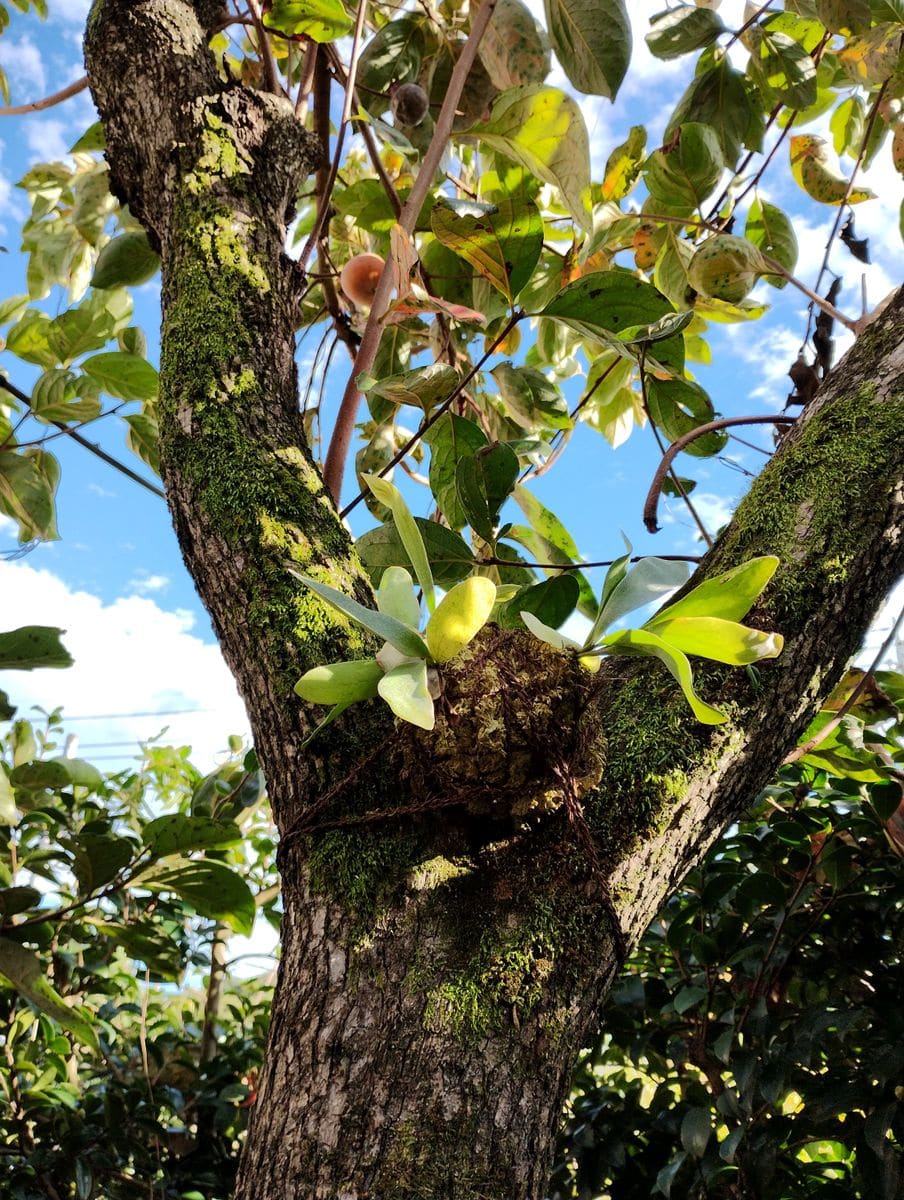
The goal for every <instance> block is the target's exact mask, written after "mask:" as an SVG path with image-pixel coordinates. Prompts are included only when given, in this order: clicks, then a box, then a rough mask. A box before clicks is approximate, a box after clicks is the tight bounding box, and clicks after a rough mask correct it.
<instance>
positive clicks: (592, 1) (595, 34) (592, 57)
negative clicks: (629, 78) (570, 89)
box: [545, 0, 631, 100]
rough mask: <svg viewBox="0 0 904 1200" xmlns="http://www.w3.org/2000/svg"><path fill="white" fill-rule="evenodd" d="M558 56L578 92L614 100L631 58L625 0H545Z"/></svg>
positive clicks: (629, 31)
mask: <svg viewBox="0 0 904 1200" xmlns="http://www.w3.org/2000/svg"><path fill="white" fill-rule="evenodd" d="M545 5H546V25H547V28H548V29H549V37H550V41H551V42H552V48H553V50H554V51H555V53H556V58H558V60H559V62H560V63H561V64H562V69H563V70H564V71H565V74H566V75H567V76H568V78H569V80H570V81H571V83H572V84H573V85H574V86H575V87H576V88H577V89H578V91H579V92H586V93H588V94H589V95H592V96H607V97H608V98H609V99H610V100H614V99H615V96H616V93H617V92H618V89H619V87H620V86H621V82H622V80H623V79H624V77H625V72H626V71H627V69H628V63H629V62H630V61H631V22H630V20H629V19H628V13H627V9H626V7H625V4H624V0H545Z"/></svg>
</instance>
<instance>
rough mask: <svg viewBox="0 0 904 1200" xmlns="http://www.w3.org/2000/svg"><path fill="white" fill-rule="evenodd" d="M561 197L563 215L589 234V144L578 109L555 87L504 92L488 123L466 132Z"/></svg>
mask: <svg viewBox="0 0 904 1200" xmlns="http://www.w3.org/2000/svg"><path fill="white" fill-rule="evenodd" d="M465 132H467V133H469V134H470V135H471V136H473V137H476V138H479V139H480V141H482V142H485V143H486V144H487V145H488V146H492V147H493V149H494V150H498V151H499V152H500V153H501V154H504V155H505V156H506V157H507V158H512V159H514V160H515V162H519V163H521V164H522V166H524V167H526V168H527V170H528V171H530V172H532V174H534V175H536V176H538V177H539V178H540V179H543V180H544V181H545V182H546V183H551V184H552V185H553V187H557V188H558V189H559V191H560V192H561V193H562V198H563V200H564V201H565V204H566V206H567V208H568V211H569V212H570V213H571V215H572V216H573V217H574V219H575V220H576V221H577V223H578V224H579V225H581V226H582V227H583V228H584V229H587V230H588V231H589V230H590V208H589V195H590V143H589V140H588V137H587V126H586V125H585V124H584V118H583V117H582V116H581V110H580V109H579V108H578V106H577V103H576V102H575V101H574V100H573V99H572V97H571V96H569V95H567V94H566V93H565V92H562V91H560V90H559V89H558V88H554V87H546V86H542V85H533V86H530V87H520V88H510V89H509V90H508V91H506V92H502V93H501V94H500V95H499V96H497V97H496V100H495V103H494V104H493V110H492V112H491V113H490V119H489V121H486V122H484V123H483V124H481V125H475V126H473V127H472V128H471V129H468V130H466V131H465Z"/></svg>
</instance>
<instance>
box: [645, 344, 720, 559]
mask: <svg viewBox="0 0 904 1200" xmlns="http://www.w3.org/2000/svg"><path fill="white" fill-rule="evenodd" d="M645 359H646V352H645V348H644V347H641V350H640V356H639V359H638V364H637V365H638V366H639V368H640V394H641V399H642V400H643V410H644V412H645V413H646V414H647V420H648V421H649V422H650V429H651V430H652V433H653V437H654V438H655V439H656V445H657V446H658V447H659V453H660V454H661V455H662V458H663V460H665V459H666V457H667V453H666V448H665V444H664V443H663V440H662V438H661V437H660V436H659V430H658V429H657V428H656V423H655V421H654V420H653V418H652V417H651V416H650V405H649V402H648V401H647V371H646V361H645ZM673 457H674V456H673ZM661 466H662V464H661V463H660V468H661ZM665 469H666V471H667V473H668V474H669V475H671V477H672V483H674V485H675V489H676V491H677V492H678V495H679V496H680V497H681V499H682V500H683V501H684V503H685V507H686V508H687V511H688V512H689V513H690V514H691V516H692V517H693V518H694V522H695V524H696V526H697V528H698V529H699V530H700V536H701V537H702V538H703V540H704V542H706V545H707V547H708V549H710V550H712V548H713V540H712V538H711V537H710V536H709V533H708V531H707V529H706V526H705V525H704V524H703V522H702V520H701V519H700V514H699V513H698V512H697V509H696V507H695V506H694V504H693V502H692V501H691V498H690V496H688V494H687V489H686V488H685V486H684V484H683V483H682V482H681V480H680V479H679V478H678V475H677V473H676V472H675V471H674V470H673V469H672V465H671V462H669V463H668V465H667V466H666V468H665ZM661 486H662V485H661V484H660V487H661ZM647 528H648V529H649V528H650V527H649V525H648V526H647ZM657 528H658V527H657ZM653 532H655V530H654V531H653Z"/></svg>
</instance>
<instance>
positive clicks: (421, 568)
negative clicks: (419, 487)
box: [364, 475, 436, 641]
mask: <svg viewBox="0 0 904 1200" xmlns="http://www.w3.org/2000/svg"><path fill="white" fill-rule="evenodd" d="M364 482H365V483H366V484H367V486H368V487H369V488H370V490H371V491H372V492H373V494H374V495H375V496H376V498H377V499H378V500H380V501H381V502H382V503H383V504H385V505H386V506H387V507H388V508H389V509H390V511H391V512H392V518H393V520H394V521H395V526H396V529H398V531H399V537H400V538H401V539H402V545H403V546H404V547H405V553H406V554H407V555H408V557H409V559H410V560H411V563H412V566H413V567H414V573H415V575H416V576H417V581H418V583H419V584H420V587H421V591H422V592H423V593H424V601H425V603H426V605H427V611H428V612H433V610H434V608H435V607H436V592H435V589H434V586H433V573H432V571H431V570H430V561H429V559H428V558H427V551H426V549H425V547H424V539H423V538H422V537H421V531H420V529H418V527H417V525H416V524H415V521H414V517H413V516H412V515H411V510H410V509H409V507H408V505H407V504H406V503H405V498H404V496H403V495H402V493H401V492H400V491H399V489H398V488H397V487H396V485H395V484H394V483H390V482H389V480H388V479H380V478H379V476H377V475H365V476H364ZM391 640H392V639H391V638H387V641H391Z"/></svg>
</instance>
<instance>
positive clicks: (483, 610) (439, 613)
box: [424, 575, 496, 663]
mask: <svg viewBox="0 0 904 1200" xmlns="http://www.w3.org/2000/svg"><path fill="white" fill-rule="evenodd" d="M495 603H496V585H495V583H493V581H492V580H491V579H487V578H486V576H485V575H472V576H470V578H468V579H463V580H462V581H461V583H457V584H456V585H455V587H454V588H452V590H451V591H449V592H447V593H446V595H445V596H444V597H443V599H442V600H441V601H440V602H439V604H438V605H437V608H436V612H435V613H434V614H433V616H432V617H431V618H430V620H429V621H428V622H427V629H426V631H425V633H424V637H425V638H426V641H427V648H428V649H429V651H430V657H431V658H432V659H433V661H434V662H437V663H443V662H447V661H448V660H449V659H450V658H454V657H455V655H456V654H459V653H460V652H461V651H462V650H464V648H465V646H467V644H468V643H469V642H470V641H471V639H472V638H473V637H474V635H475V634H476V633H478V631H479V630H481V629H482V628H483V627H484V625H485V624H486V623H487V621H488V620H489V616H490V613H491V612H492V610H493V605H494V604H495Z"/></svg>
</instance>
